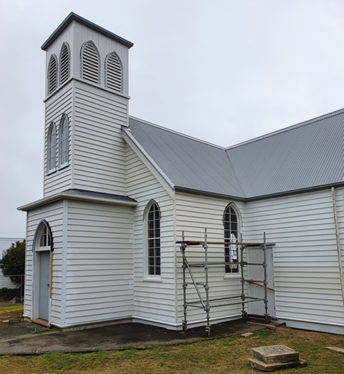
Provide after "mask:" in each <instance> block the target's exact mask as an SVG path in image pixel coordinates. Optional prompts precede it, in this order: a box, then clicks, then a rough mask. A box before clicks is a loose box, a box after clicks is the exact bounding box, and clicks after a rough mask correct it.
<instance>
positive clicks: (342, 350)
mask: <svg viewBox="0 0 344 374" xmlns="http://www.w3.org/2000/svg"><path fill="white" fill-rule="evenodd" d="M326 349H329V350H330V351H333V352H337V353H340V354H342V355H344V348H338V347H326Z"/></svg>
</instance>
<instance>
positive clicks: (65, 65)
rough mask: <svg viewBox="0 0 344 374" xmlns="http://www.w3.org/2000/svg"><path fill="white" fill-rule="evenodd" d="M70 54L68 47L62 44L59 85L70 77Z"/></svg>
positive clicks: (66, 44)
mask: <svg viewBox="0 0 344 374" xmlns="http://www.w3.org/2000/svg"><path fill="white" fill-rule="evenodd" d="M69 60H70V53H69V45H68V43H66V42H64V43H63V44H62V47H61V52H60V84H63V83H65V82H67V81H68V79H69V76H70V61H69Z"/></svg>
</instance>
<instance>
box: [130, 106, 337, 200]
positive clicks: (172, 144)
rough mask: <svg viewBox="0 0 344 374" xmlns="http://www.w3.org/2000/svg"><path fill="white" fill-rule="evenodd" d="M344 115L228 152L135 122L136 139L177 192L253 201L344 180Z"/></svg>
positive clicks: (323, 117)
mask: <svg viewBox="0 0 344 374" xmlns="http://www.w3.org/2000/svg"><path fill="white" fill-rule="evenodd" d="M343 122H344V111H339V112H335V113H330V114H328V115H326V116H322V117H319V118H316V119H314V120H311V121H307V122H304V123H301V124H299V125H295V126H292V127H288V128H286V129H284V130H280V131H277V132H275V133H271V134H268V135H265V136H263V137H260V138H257V139H253V140H251V141H248V142H245V143H242V144H239V145H237V146H233V147H230V148H227V149H224V148H221V147H218V146H215V145H212V144H209V143H206V142H202V141H200V140H197V139H194V138H190V137H188V136H185V135H182V134H179V133H176V132H173V131H170V130H168V129H164V128H162V127H159V126H156V125H153V124H150V123H147V122H144V121H141V120H139V119H136V118H130V119H129V123H130V131H131V135H132V136H133V137H134V138H135V140H136V141H137V142H138V143H139V144H140V146H141V147H142V148H143V149H144V150H145V152H146V153H147V154H148V155H149V156H150V157H151V158H152V159H153V160H154V162H155V163H156V164H157V166H158V167H159V168H160V169H161V170H162V171H163V173H164V174H165V175H166V176H167V177H168V178H169V179H170V180H171V181H172V183H173V184H174V186H175V188H176V189H178V188H179V189H185V190H192V191H199V192H200V193H210V194H215V195H224V196H228V197H236V198H238V199H253V198H257V197H264V196H270V195H276V194H284V193H289V192H295V191H301V190H307V189H314V188H316V187H321V186H326V185H331V184H338V183H342V182H343V172H344V170H343V168H344V164H343V156H344V154H343V152H344V139H343V135H344V134H343Z"/></svg>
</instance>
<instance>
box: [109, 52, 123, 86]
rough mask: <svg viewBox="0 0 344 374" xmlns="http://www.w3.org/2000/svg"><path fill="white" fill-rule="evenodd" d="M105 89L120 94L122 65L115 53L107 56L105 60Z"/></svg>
mask: <svg viewBox="0 0 344 374" xmlns="http://www.w3.org/2000/svg"><path fill="white" fill-rule="evenodd" d="M105 87H107V88H110V89H111V90H114V91H117V92H122V64H121V60H120V59H119V57H118V56H117V53H116V52H112V53H110V54H108V55H107V57H106V60H105Z"/></svg>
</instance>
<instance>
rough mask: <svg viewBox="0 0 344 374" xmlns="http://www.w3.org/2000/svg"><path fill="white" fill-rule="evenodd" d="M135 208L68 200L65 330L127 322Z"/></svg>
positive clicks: (131, 294) (129, 307) (131, 284)
mask: <svg viewBox="0 0 344 374" xmlns="http://www.w3.org/2000/svg"><path fill="white" fill-rule="evenodd" d="M132 220H133V208H131V207H125V206H119V205H118V206H117V205H108V204H97V203H85V202H78V201H68V225H67V230H68V234H67V235H68V248H67V250H66V261H65V266H66V304H65V308H66V311H65V320H64V322H63V325H64V326H72V325H78V324H86V323H94V322H102V321H107V320H115V319H123V318H131V315H132V310H133V265H132V258H133V253H132Z"/></svg>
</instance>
